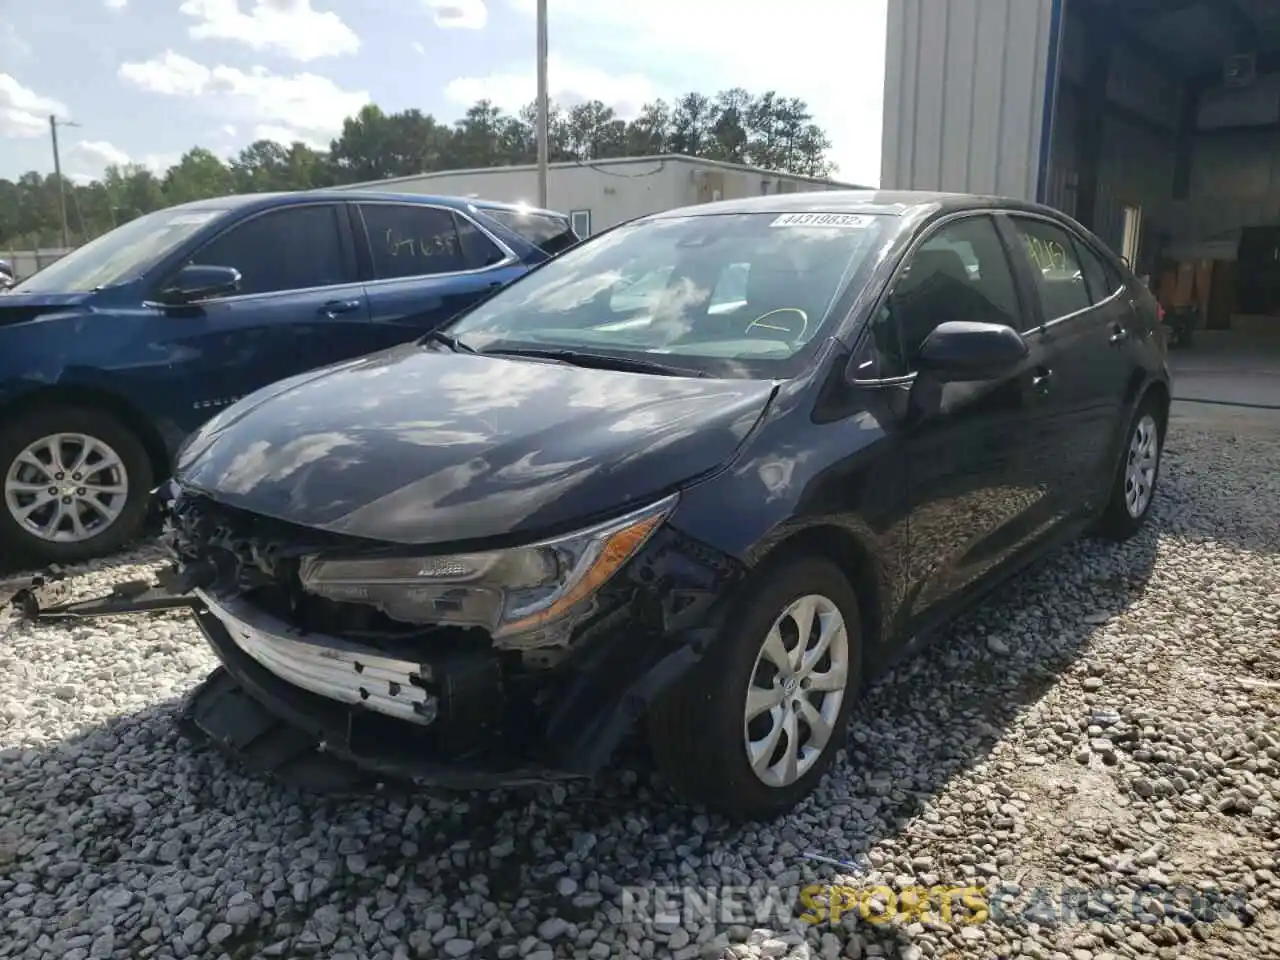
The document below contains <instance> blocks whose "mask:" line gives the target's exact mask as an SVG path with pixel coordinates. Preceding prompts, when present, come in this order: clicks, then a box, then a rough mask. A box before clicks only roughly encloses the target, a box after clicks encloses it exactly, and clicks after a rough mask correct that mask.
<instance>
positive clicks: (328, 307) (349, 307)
mask: <svg viewBox="0 0 1280 960" xmlns="http://www.w3.org/2000/svg"><path fill="white" fill-rule="evenodd" d="M359 309H360V301H359V300H330V301H328V302H327V303H326V304H325V305H324V306H323V307H321V308H320V312H321V313H327V314H328V315H329V316H333V315H334V314H335V313H350V312H351V311H353V310H359Z"/></svg>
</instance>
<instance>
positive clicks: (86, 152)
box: [71, 140, 129, 167]
mask: <svg viewBox="0 0 1280 960" xmlns="http://www.w3.org/2000/svg"><path fill="white" fill-rule="evenodd" d="M71 152H72V153H73V154H75V155H76V156H77V157H84V159H85V160H88V161H90V162H91V163H92V164H93V165H94V166H97V167H109V166H111V165H112V164H116V165H118V166H124V165H125V164H126V163H128V162H129V155H128V154H127V153H125V152H124V151H123V150H121V149H120V148H119V147H117V146H115V145H113V144H110V143H107V141H105V140H81V141H80V142H79V143H77V144H76V145H75V146H74V147H72V148H71Z"/></svg>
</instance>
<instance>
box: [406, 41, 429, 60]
mask: <svg viewBox="0 0 1280 960" xmlns="http://www.w3.org/2000/svg"><path fill="white" fill-rule="evenodd" d="M410 46H411V47H413V52H414V53H417V54H421V55H423V56H425V55H426V52H427V48H426V47H424V46H423V45H422V44H420V43H419V42H418V41H417V40H415V41H413V43H411V44H410Z"/></svg>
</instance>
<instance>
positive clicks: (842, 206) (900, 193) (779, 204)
mask: <svg viewBox="0 0 1280 960" xmlns="http://www.w3.org/2000/svg"><path fill="white" fill-rule="evenodd" d="M993 207H995V208H1000V209H1005V210H1025V211H1027V212H1032V213H1050V214H1054V215H1057V211H1055V210H1052V209H1051V208H1048V207H1045V206H1043V205H1042V204H1038V203H1028V202H1026V201H1024V200H1015V199H1012V198H1009V197H999V196H987V195H983V194H972V193H947V192H943V191H932V190H812V191H806V192H802V193H780V194H768V195H766V196H761V197H745V198H743V199H740V200H718V201H715V202H714V203H700V204H697V205H695V206H687V207H678V208H676V209H674V210H664V211H662V212H661V213H655V214H651V215H649V216H648V217H645V218H643V219H645V220H662V219H667V218H672V217H694V216H715V215H717V214H732V213H778V214H782V213H852V214H859V213H861V214H878V215H881V216H897V217H901V216H906V215H907V214H909V213H920V212H924V211H925V210H929V211H930V212H940V213H949V212H952V211H959V210H980V209H987V208H993Z"/></svg>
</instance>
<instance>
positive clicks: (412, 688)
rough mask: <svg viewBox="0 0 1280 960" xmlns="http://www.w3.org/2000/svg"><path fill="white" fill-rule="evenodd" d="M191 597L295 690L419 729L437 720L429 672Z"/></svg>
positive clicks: (227, 603) (249, 609)
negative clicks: (377, 714) (362, 708)
mask: <svg viewBox="0 0 1280 960" xmlns="http://www.w3.org/2000/svg"><path fill="white" fill-rule="evenodd" d="M196 596H197V597H199V598H200V601H201V602H202V603H203V604H204V607H205V609H206V610H207V611H208V612H209V613H210V614H212V615H213V616H214V617H216V618H217V619H218V621H219V622H220V623H221V624H222V627H223V629H224V630H225V631H226V633H227V635H228V636H229V637H230V638H231V640H232V642H233V643H235V645H236V646H237V647H238V648H239V649H240V650H241V651H243V652H244V653H246V654H248V655H249V656H250V657H252V658H253V659H254V660H255V661H256V662H257V663H258V664H259V665H260V666H262V667H265V668H266V669H267V670H269V671H271V673H273V674H275V675H276V676H277V677H279V678H280V679H282V680H286V681H288V682H289V683H291V684H293V685H294V686H297V687H301V688H302V689H303V690H307V691H309V692H311V693H316V694H319V695H320V696H322V697H327V698H329V699H330V700H337V701H339V702H341V703H347V704H352V705H359V706H362V707H364V708H366V709H368V710H373V711H376V712H378V713H381V714H385V715H386V716H389V717H395V718H397V719H399V720H406V721H408V722H409V723H415V724H419V725H422V726H426V725H427V724H430V723H431V722H432V721H433V720H435V719H436V717H437V716H438V715H439V698H438V697H435V696H433V695H431V694H430V693H428V692H427V689H426V685H427V684H428V683H431V682H432V681H433V679H434V678H433V676H432V671H431V668H430V667H429V666H426V665H424V664H419V663H414V662H412V661H409V660H398V659H395V658H393V657H388V656H386V655H385V654H382V653H380V652H379V651H377V650H374V649H371V648H369V647H361V646H358V645H356V644H352V643H348V642H346V641H344V640H341V639H339V638H337V637H329V636H319V635H311V636H304V635H302V634H300V633H299V632H298V631H297V630H296V629H294V628H292V627H290V626H289V625H288V624H287V623H285V622H284V621H282V620H278V619H276V618H275V617H273V616H271V615H270V614H268V613H265V612H263V611H261V610H258V609H256V608H255V607H253V606H252V605H250V604H248V603H246V602H245V601H243V600H241V599H238V598H236V599H219V598H216V597H214V596H212V595H210V594H209V593H207V592H206V591H204V590H197V591H196ZM206 635H207V632H206Z"/></svg>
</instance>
